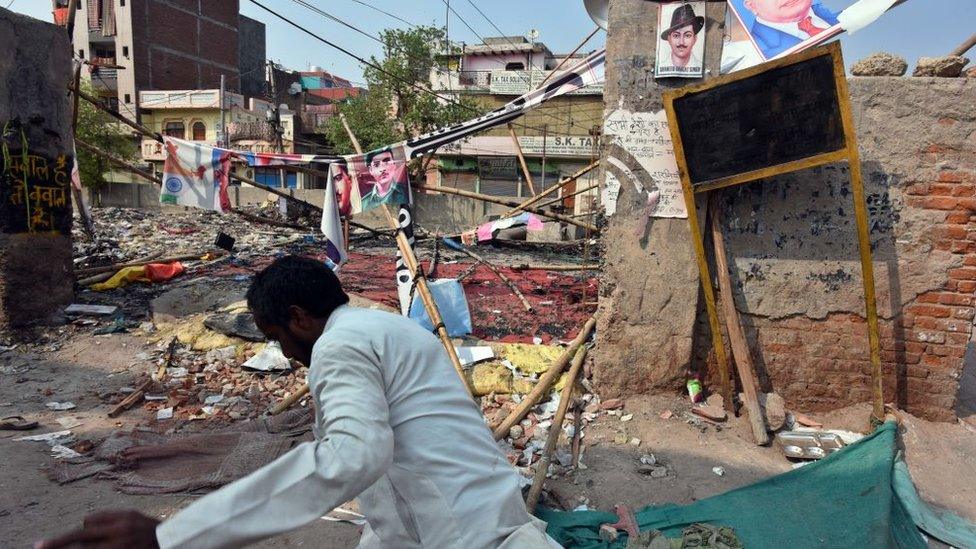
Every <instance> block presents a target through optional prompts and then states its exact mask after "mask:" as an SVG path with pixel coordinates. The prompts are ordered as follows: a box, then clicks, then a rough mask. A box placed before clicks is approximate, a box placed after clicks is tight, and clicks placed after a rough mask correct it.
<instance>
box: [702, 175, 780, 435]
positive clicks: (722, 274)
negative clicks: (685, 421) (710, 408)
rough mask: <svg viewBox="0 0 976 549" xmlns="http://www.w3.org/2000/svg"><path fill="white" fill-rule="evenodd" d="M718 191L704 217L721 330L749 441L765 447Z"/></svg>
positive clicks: (761, 416) (759, 406)
mask: <svg viewBox="0 0 976 549" xmlns="http://www.w3.org/2000/svg"><path fill="white" fill-rule="evenodd" d="M721 192H722V191H720V190H716V191H712V192H711V193H710V196H709V197H708V199H709V205H708V218H709V221H710V222H711V225H712V246H713V251H714V252H715V271H716V274H717V276H718V289H719V295H720V296H721V298H722V300H721V304H722V313H723V316H724V317H725V328H726V330H728V333H729V342H730V344H731V346H732V358H733V360H734V361H735V368H736V371H738V372H739V380H740V381H742V396H743V404H744V405H745V408H746V413H748V414H749V425H750V427H752V438H753V439H754V440H755V441H756V444H758V445H760V446H765V445H767V444H769V432H768V431H767V430H766V421H765V419H764V416H763V411H762V406H761V405H760V403H759V390H758V387H759V382H758V380H757V379H756V368H755V365H754V364H753V362H752V355H751V353H750V351H749V343H748V340H747V339H746V334H745V331H744V330H743V329H742V320H741V319H740V318H739V311H738V310H737V309H736V308H735V296H733V294H732V280H731V278H730V277H729V265H728V259H727V257H728V256H727V255H726V252H725V240H724V238H723V236H722V201H721ZM734 405H735V404H734V403H732V402H726V403H725V406H727V407H728V409H729V410H732V409H733V407H734Z"/></svg>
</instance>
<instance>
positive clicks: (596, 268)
mask: <svg viewBox="0 0 976 549" xmlns="http://www.w3.org/2000/svg"><path fill="white" fill-rule="evenodd" d="M509 268H510V269H512V270H513V271H553V272H572V271H599V270H600V266H599V265H596V264H593V265H529V264H527V263H524V264H522V265H512V266H511V267H509Z"/></svg>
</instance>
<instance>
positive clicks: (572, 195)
mask: <svg viewBox="0 0 976 549" xmlns="http://www.w3.org/2000/svg"><path fill="white" fill-rule="evenodd" d="M599 186H600V184H599V183H597V184H594V185H590V186H589V187H583V188H582V189H579V190H577V191H573V192H571V193H569V194H564V195H562V196H557V197H556V198H553V199H552V200H546V201H545V202H543V203H541V204H536V207H537V208H545V207H546V206H551V205H552V204H555V203H556V202H561V201H563V200H566V199H567V198H572V197H574V196H576V195H578V194H583V193H585V192H586V191H592V190H593V189H596V188H597V187H599Z"/></svg>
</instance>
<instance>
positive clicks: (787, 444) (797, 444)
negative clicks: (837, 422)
mask: <svg viewBox="0 0 976 549" xmlns="http://www.w3.org/2000/svg"><path fill="white" fill-rule="evenodd" d="M776 442H777V443H778V444H779V445H780V447H782V449H783V453H784V454H785V455H786V457H791V458H797V459H822V458H825V457H827V455H828V454H832V453H834V452H836V451H837V450H840V449H841V448H843V447H844V446H845V443H844V441H843V439H842V438H841V437H840V435H838V434H836V433H831V432H829V431H783V432H781V433H779V434H777V435H776Z"/></svg>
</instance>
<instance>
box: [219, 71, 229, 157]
mask: <svg viewBox="0 0 976 549" xmlns="http://www.w3.org/2000/svg"><path fill="white" fill-rule="evenodd" d="M226 84H227V82H226V79H225V78H224V75H223V74H221V75H220V134H219V135H218V136H217V145H218V146H220V147H222V148H225V149H226V148H227V141H228V140H227V109H225V108H224V107H225V105H224V93H225V91H226V88H225V86H226Z"/></svg>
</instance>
